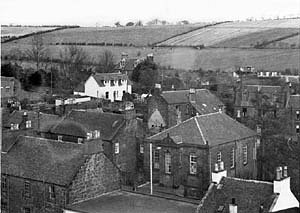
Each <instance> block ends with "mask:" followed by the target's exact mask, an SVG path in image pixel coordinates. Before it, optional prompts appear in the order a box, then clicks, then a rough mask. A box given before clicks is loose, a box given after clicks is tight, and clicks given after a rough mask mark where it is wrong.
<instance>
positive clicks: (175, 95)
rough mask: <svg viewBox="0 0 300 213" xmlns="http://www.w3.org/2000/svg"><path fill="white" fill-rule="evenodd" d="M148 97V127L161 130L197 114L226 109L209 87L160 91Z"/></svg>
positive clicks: (155, 130) (157, 130) (156, 130)
mask: <svg viewBox="0 0 300 213" xmlns="http://www.w3.org/2000/svg"><path fill="white" fill-rule="evenodd" d="M157 87H158V88H155V91H154V93H153V95H152V96H151V97H149V98H148V101H147V102H148V103H147V104H148V129H150V130H151V131H152V132H159V131H161V130H162V129H165V128H169V127H171V126H174V125H176V124H179V123H181V122H183V121H185V120H187V119H189V118H191V117H193V116H195V115H196V114H200V115H203V114H207V113H212V112H218V111H224V110H225V106H224V104H223V103H222V102H221V101H220V100H219V99H218V98H217V97H216V96H215V95H213V94H212V93H211V92H210V91H209V90H207V89H190V90H173V91H163V92H161V91H160V88H159V87H160V85H157Z"/></svg>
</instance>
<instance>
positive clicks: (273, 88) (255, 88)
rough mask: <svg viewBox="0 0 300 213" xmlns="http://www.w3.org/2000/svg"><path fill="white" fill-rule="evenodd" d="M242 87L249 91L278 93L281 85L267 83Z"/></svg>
mask: <svg viewBox="0 0 300 213" xmlns="http://www.w3.org/2000/svg"><path fill="white" fill-rule="evenodd" d="M244 89H246V90H247V91H249V92H258V91H260V92H261V93H278V92H281V86H269V85H245V87H244Z"/></svg>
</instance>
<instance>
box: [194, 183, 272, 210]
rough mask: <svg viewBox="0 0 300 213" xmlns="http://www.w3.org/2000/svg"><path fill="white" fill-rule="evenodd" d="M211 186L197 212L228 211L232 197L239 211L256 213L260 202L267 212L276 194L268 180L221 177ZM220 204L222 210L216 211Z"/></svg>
mask: <svg viewBox="0 0 300 213" xmlns="http://www.w3.org/2000/svg"><path fill="white" fill-rule="evenodd" d="M211 186H212V188H210V189H209V191H208V192H207V194H206V196H204V198H203V199H202V200H201V202H200V205H199V206H198V208H197V213H216V212H222V213H229V204H230V203H231V201H232V198H235V203H236V205H237V206H238V212H239V213H257V212H259V208H260V205H261V204H263V206H264V212H269V209H270V207H271V205H272V203H273V201H274V199H275V198H276V196H277V195H276V194H273V183H270V182H263V181H255V180H243V179H238V178H230V177H223V178H222V179H221V181H220V183H219V185H217V184H214V185H211ZM220 206H224V210H223V211H218V208H219V207H220Z"/></svg>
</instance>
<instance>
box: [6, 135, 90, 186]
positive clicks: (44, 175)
mask: <svg viewBox="0 0 300 213" xmlns="http://www.w3.org/2000/svg"><path fill="white" fill-rule="evenodd" d="M85 159H86V156H85V155H84V149H83V146H82V145H79V144H75V143H63V142H58V141H55V140H49V139H44V138H35V137H28V136H25V137H21V138H19V140H18V141H17V142H16V143H15V144H14V146H13V147H12V148H11V149H10V150H9V152H8V153H7V154H2V155H1V164H2V165H1V167H2V173H5V174H9V175H14V176H19V177H24V178H29V179H34V180H39V181H45V182H49V183H54V184H58V185H67V184H69V183H70V181H71V180H72V178H73V176H74V175H75V174H76V172H77V171H78V169H79V167H80V166H81V165H82V164H83V163H84V161H85Z"/></svg>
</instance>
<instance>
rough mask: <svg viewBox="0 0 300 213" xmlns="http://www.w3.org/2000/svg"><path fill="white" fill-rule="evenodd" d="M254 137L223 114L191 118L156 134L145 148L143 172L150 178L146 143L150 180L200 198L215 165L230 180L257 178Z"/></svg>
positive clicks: (146, 143)
mask: <svg viewBox="0 0 300 213" xmlns="http://www.w3.org/2000/svg"><path fill="white" fill-rule="evenodd" d="M256 137H257V136H256V133H255V132H254V131H252V130H250V129H249V128H247V127H245V126H244V125H242V124H240V123H239V122H237V121H235V120H233V119H232V118H230V117H229V116H227V115H226V114H225V113H221V112H216V113H210V114H205V115H198V116H195V117H192V118H190V119H188V120H186V121H184V122H182V123H180V124H178V125H175V126H173V127H171V128H169V129H166V130H164V131H162V132H160V133H157V134H155V135H153V136H151V137H149V138H147V141H146V142H145V144H144V150H145V151H144V171H145V173H146V176H147V177H148V178H149V143H152V144H153V150H152V152H153V161H152V162H153V180H154V182H156V183H159V184H160V185H164V186H166V187H174V188H178V187H180V186H181V187H182V186H183V187H184V192H185V193H184V195H186V196H191V197H201V196H203V192H205V191H206V190H207V187H208V185H209V183H210V180H211V176H210V174H211V171H212V170H213V168H215V166H216V164H217V166H218V167H219V168H224V169H225V170H227V172H228V175H229V176H231V177H241V178H254V179H255V178H256V175H257V162H256V150H257V144H256Z"/></svg>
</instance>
